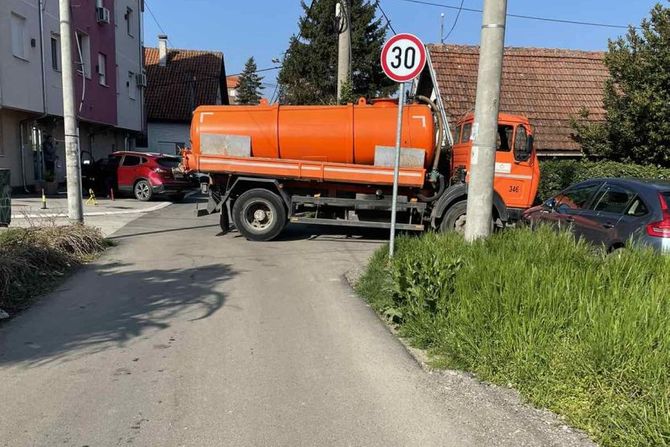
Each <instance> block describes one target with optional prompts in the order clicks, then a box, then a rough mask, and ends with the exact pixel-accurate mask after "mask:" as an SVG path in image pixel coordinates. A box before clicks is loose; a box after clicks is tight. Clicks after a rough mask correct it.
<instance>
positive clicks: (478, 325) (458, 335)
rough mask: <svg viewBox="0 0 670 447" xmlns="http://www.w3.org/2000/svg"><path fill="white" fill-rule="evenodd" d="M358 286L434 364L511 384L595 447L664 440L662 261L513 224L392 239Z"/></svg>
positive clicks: (668, 346) (668, 380)
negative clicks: (488, 231)
mask: <svg viewBox="0 0 670 447" xmlns="http://www.w3.org/2000/svg"><path fill="white" fill-rule="evenodd" d="M387 256H388V255H387V249H381V250H379V251H378V252H377V253H376V254H375V255H374V256H373V258H372V260H371V263H370V265H369V267H368V270H367V272H366V273H365V274H364V275H363V276H362V277H361V279H360V280H359V282H358V284H357V290H358V292H359V293H360V294H361V295H362V296H363V297H364V298H365V299H366V300H368V302H369V303H370V304H371V305H372V306H373V307H374V308H375V309H376V310H377V311H378V312H379V313H380V314H382V315H383V316H384V317H385V318H386V319H388V320H389V321H391V322H393V323H394V324H396V325H397V326H398V329H399V331H400V334H401V336H403V337H406V338H407V339H408V340H409V341H410V343H411V344H413V345H414V346H417V347H420V348H424V349H427V350H428V351H429V353H430V354H431V355H432V356H433V358H434V359H435V363H436V365H437V366H442V367H449V368H454V369H461V370H468V371H472V372H475V373H476V374H477V375H478V377H480V378H481V379H483V380H486V381H489V382H492V383H496V384H500V385H504V386H511V387H514V388H516V389H517V390H519V392H520V393H521V394H522V395H523V396H524V397H525V398H527V399H528V400H529V401H530V402H532V403H534V404H535V405H537V406H540V407H545V408H549V409H551V410H553V411H555V412H556V413H558V414H561V415H563V416H565V418H566V419H567V421H568V422H569V423H570V424H571V425H573V426H576V427H579V428H581V429H584V430H585V431H586V432H588V433H589V434H590V435H591V436H592V437H593V438H594V439H595V440H596V441H598V442H599V443H601V445H603V446H617V447H618V446H626V447H630V446H652V445H653V446H665V445H670V257H663V256H660V255H657V254H656V253H654V252H652V251H647V250H632V249H631V250H625V252H623V253H621V254H615V255H609V256H608V255H604V254H598V253H594V251H593V249H592V248H591V247H590V246H588V245H586V244H584V243H581V242H575V240H574V239H573V238H572V237H571V235H569V234H557V233H555V232H553V231H551V230H549V229H540V230H538V231H535V232H531V231H530V230H526V229H520V230H514V231H506V232H502V233H500V234H496V235H495V236H494V237H492V238H490V239H488V240H486V241H480V242H477V243H474V244H466V243H464V241H463V239H462V238H461V237H460V236H458V235H454V234H448V235H438V234H426V235H424V236H422V237H420V238H416V237H415V238H400V239H399V240H398V241H397V256H396V257H395V258H394V259H393V261H390V262H389V261H388V259H387Z"/></svg>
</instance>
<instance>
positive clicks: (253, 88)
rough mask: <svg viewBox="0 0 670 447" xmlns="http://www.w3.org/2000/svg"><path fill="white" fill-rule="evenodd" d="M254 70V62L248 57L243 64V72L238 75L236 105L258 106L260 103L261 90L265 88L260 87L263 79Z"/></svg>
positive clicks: (255, 68) (256, 68)
mask: <svg viewBox="0 0 670 447" xmlns="http://www.w3.org/2000/svg"><path fill="white" fill-rule="evenodd" d="M256 70H258V67H256V61H254V58H253V57H250V58H249V59H248V60H247V63H246V64H244V71H243V72H242V74H241V75H240V80H239V83H238V86H237V102H238V104H258V103H259V102H260V100H261V94H262V90H263V89H264V88H265V87H263V85H262V81H263V78H262V77H261V76H259V75H258V73H257V72H256Z"/></svg>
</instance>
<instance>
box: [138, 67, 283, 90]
mask: <svg viewBox="0 0 670 447" xmlns="http://www.w3.org/2000/svg"><path fill="white" fill-rule="evenodd" d="M280 68H281V66H277V67H270V68H263V69H260V70H256V72H257V73H258V72H262V71H270V70H279V69H280ZM241 74H242V73H235V74H230V75H226V77H229V76H240V75H241ZM220 79H221V78H220V77H219V76H204V77H202V78H196V79H187V80H184V81H173V82H163V83H160V84H149V88H154V87H167V86H171V85H180V84H193V83H198V82H207V81H218V80H220ZM265 84H267V85H276V84H270V83H267V82H266V83H265Z"/></svg>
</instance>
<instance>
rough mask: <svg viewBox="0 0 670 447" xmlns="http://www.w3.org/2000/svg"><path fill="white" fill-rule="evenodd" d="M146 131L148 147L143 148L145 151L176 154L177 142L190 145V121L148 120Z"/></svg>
mask: <svg viewBox="0 0 670 447" xmlns="http://www.w3.org/2000/svg"><path fill="white" fill-rule="evenodd" d="M147 132H148V137H147V143H148V147H147V148H144V149H143V150H146V151H147V152H161V153H164V154H176V153H177V151H176V145H177V144H179V145H182V146H183V145H186V146H190V141H191V137H190V132H191V126H190V123H160V122H149V123H148V124H147Z"/></svg>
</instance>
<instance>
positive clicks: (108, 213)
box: [12, 202, 172, 220]
mask: <svg viewBox="0 0 670 447" xmlns="http://www.w3.org/2000/svg"><path fill="white" fill-rule="evenodd" d="M170 205H172V202H162V203H159V204H157V205H155V206H152V207H150V208H144V209H136V210H120V211H93V212H90V213H87V212H84V217H95V216H118V215H124V214H145V213H151V212H153V211H158V210H160V209H163V208H167V207H168V206H170ZM54 217H67V213H66V212H64V213H49V214H21V215H17V216H12V220H15V219H40V218H54Z"/></svg>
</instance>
